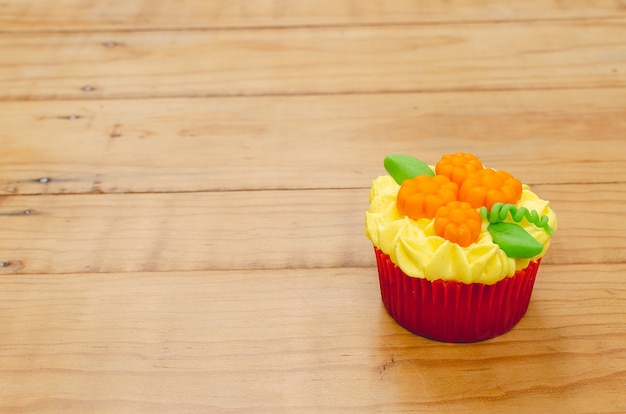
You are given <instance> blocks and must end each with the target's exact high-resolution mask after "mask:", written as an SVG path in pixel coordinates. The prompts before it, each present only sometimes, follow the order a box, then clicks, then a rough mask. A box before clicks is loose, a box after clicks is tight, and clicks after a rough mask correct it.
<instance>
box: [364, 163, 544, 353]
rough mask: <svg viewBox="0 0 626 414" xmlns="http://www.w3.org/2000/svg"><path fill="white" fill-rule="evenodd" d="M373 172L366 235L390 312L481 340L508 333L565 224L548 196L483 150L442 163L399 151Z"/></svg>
mask: <svg viewBox="0 0 626 414" xmlns="http://www.w3.org/2000/svg"><path fill="white" fill-rule="evenodd" d="M384 166H385V169H386V170H387V172H388V173H389V175H384V176H380V177H378V178H376V179H375V180H374V181H373V182H372V187H371V190H370V197H369V202H370V206H369V209H368V211H367V212H366V217H365V222H366V230H365V233H366V236H367V237H368V238H369V239H370V240H371V241H372V244H373V246H374V253H375V255H376V263H377V266H378V275H379V281H380V290H381V296H382V301H383V303H384V305H385V308H386V309H387V312H388V313H389V314H390V315H391V316H392V317H393V318H394V319H395V320H396V321H397V322H398V323H399V324H400V325H401V326H403V327H404V328H406V329H408V330H410V331H412V332H414V333H415V334H417V335H420V336H424V337H427V338H431V339H435V340H439V341H444V342H475V341H481V340H485V339H489V338H493V337H495V336H498V335H501V334H503V333H505V332H507V331H509V330H510V329H511V328H513V327H514V326H515V324H517V322H519V320H520V319H521V318H522V316H524V314H525V313H526V310H527V309H528V304H529V302H530V297H531V294H532V290H533V285H534V282H535V276H536V274H537V270H538V268H539V264H540V263H541V258H542V257H543V256H544V255H545V254H546V251H547V250H548V248H549V246H550V238H551V236H552V234H553V233H554V231H555V230H556V215H555V213H554V212H553V211H552V210H551V209H550V207H549V203H548V201H546V200H542V199H541V198H539V197H538V196H537V195H536V194H535V193H534V192H532V191H531V190H530V188H529V186H527V185H525V184H522V183H521V182H520V181H519V180H518V179H517V178H515V177H513V176H512V175H511V174H509V173H507V172H506V171H502V170H495V169H491V168H487V167H485V166H483V164H482V162H481V161H480V160H479V159H478V158H477V157H476V156H475V155H473V154H465V153H456V154H448V155H444V156H443V157H442V158H441V159H440V160H439V161H438V162H437V163H436V165H435V166H434V167H432V166H430V165H428V164H426V163H424V162H422V161H420V160H418V159H416V158H413V157H410V156H407V155H390V156H388V157H386V158H385V160H384Z"/></svg>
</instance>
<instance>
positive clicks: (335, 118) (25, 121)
mask: <svg viewBox="0 0 626 414" xmlns="http://www.w3.org/2000/svg"><path fill="white" fill-rule="evenodd" d="M624 23H626V7H625V6H624V2H623V1H612V0H611V1H604V0H593V1H568V2H563V1H559V0H538V1H533V2H527V1H521V0H512V1H509V2H506V3H503V2H500V1H495V0H475V1H472V2H467V1H463V0H448V1H438V0H423V1H419V2H415V1H412V0H362V1H361V0H359V1H353V0H319V1H284V0H258V1H254V2H250V1H245V0H232V1H224V0H215V1H203V0H181V1H166V0H155V1H147V0H125V1H119V0H112V1H107V2H97V1H94V0H56V1H54V2H51V1H43V0H42V1H38V2H33V1H30V0H10V1H8V0H0V56H1V57H0V125H1V126H2V128H0V229H1V233H0V234H1V235H2V236H1V237H0V412H2V413H10V414H13V413H33V412H35V413H77V414H78V413H80V414H82V413H85V412H88V413H98V414H99V413H105V414H107V413H146V412H150V413H199V412H200V413H204V412H212V413H235V412H237V413H239V412H246V413H248V412H250V413H281V412H284V413H320V412H332V413H354V412H357V413H364V412H365V413H370V412H372V413H375V412H382V413H400V412H423V413H440V412H455V413H461V414H475V413H506V412H511V411H512V410H515V412H522V413H526V412H531V413H535V412H536V413H544V412H549V413H557V414H559V413H564V414H571V413H589V414H599V413H604V414H606V413H613V414H617V413H623V412H626V403H625V400H624V396H623V390H624V389H626V277H625V276H626V240H625V238H624V235H625V234H626V222H625V221H624V220H623V217H624V214H625V213H626V208H625V207H624V206H626V203H625V201H626V199H625V198H626V182H625V181H624V177H625V176H626V167H625V166H626V116H625V115H626V105H625V102H626V95H625V93H626V88H625V86H626V44H625V43H624V41H623V39H625V38H626V25H625V24H624ZM453 151H470V152H475V153H477V154H478V155H480V157H481V159H483V161H484V162H485V164H486V165H488V166H493V167H496V168H504V169H506V170H508V171H510V172H511V173H513V174H514V175H516V176H518V177H520V178H521V179H522V181H524V182H526V183H530V184H532V185H533V188H534V189H535V190H536V191H537V192H538V193H539V194H540V195H541V196H542V197H544V198H546V199H549V200H551V203H552V204H551V205H552V207H553V208H554V209H555V211H556V212H557V214H558V218H559V226H558V230H557V233H556V235H555V237H554V238H553V243H552V246H551V249H550V251H549V252H548V254H547V256H546V257H545V260H544V261H543V262H542V266H541V269H540V270H539V274H538V278H537V282H536V285H535V291H534V294H533V298H532V301H531V304H530V307H529V309H528V312H527V314H526V316H525V317H524V318H523V319H522V320H521V321H520V323H519V324H518V325H517V326H516V327H515V328H514V329H513V330H512V331H510V332H508V333H507V334H505V335H502V336H500V337H497V338H494V339H492V340H488V341H485V342H481V343H476V344H465V345H459V344H445V343H438V342H434V341H430V340H427V339H424V338H420V337H417V336H415V335H413V334H410V333H408V332H407V331H405V330H403V329H402V328H400V327H399V326H398V325H397V324H396V323H395V322H394V321H393V320H392V319H391V318H390V317H389V316H388V315H387V313H386V312H385V310H384V308H383V306H382V304H381V301H380V294H379V290H378V282H377V278H376V269H375V267H374V258H373V254H372V248H371V245H370V243H369V241H368V240H367V239H366V237H365V236H364V212H365V210H366V208H367V195H368V187H369V185H370V182H371V180H372V179H373V178H375V177H376V176H378V175H380V174H383V173H384V170H383V168H382V158H383V156H384V155H386V154H389V153H406V154H412V155H416V156H418V157H420V158H422V159H424V160H426V161H428V162H431V163H434V162H435V161H436V160H437V159H438V158H439V157H440V156H441V155H442V154H444V153H449V152H453Z"/></svg>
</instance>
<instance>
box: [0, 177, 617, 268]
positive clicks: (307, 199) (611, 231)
mask: <svg viewBox="0 0 626 414" xmlns="http://www.w3.org/2000/svg"><path fill="white" fill-rule="evenodd" d="M535 189H536V191H537V192H538V194H541V195H542V196H544V197H545V198H546V199H548V200H551V203H552V206H553V208H554V209H555V211H556V212H557V214H558V217H559V229H558V232H557V234H556V236H555V237H554V239H553V244H552V248H551V250H550V252H549V253H548V255H547V256H546V258H545V260H544V262H546V263H552V264H555V263H559V264H567V263H623V262H626V251H625V250H624V249H623V246H624V244H625V243H626V221H624V220H622V219H621V217H623V215H624V213H625V212H626V210H625V208H624V205H626V204H625V201H626V185H625V184H624V183H615V184H596V185H593V184H589V185H540V186H536V187H535ZM367 199H368V189H353V190H309V191H307V190H293V191H252V192H249V191H235V192H220V193H178V194H170V193H163V194H106V195H105V194H101V195H66V196H19V197H5V198H4V200H3V203H2V206H1V209H0V228H2V234H3V237H2V239H0V252H2V257H0V261H1V262H3V263H4V267H0V272H2V273H48V274H58V273H81V272H87V273H97V272H131V271H180V270H227V269H284V268H287V269H291V268H327V267H350V266H356V267H368V266H374V257H373V256H374V255H373V252H372V247H371V244H370V242H369V240H367V239H366V237H365V236H364V229H365V224H364V216H365V211H366V209H367V207H368V205H367V202H368V201H367ZM583 200H584V202H583Z"/></svg>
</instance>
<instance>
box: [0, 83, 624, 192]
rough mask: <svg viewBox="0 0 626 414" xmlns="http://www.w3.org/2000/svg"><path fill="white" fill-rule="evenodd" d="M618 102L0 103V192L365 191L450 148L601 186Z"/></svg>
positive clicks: (461, 96)
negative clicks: (386, 159)
mask: <svg viewBox="0 0 626 414" xmlns="http://www.w3.org/2000/svg"><path fill="white" fill-rule="evenodd" d="M624 101H626V90H625V89H593V90H588V91H580V90H562V91H542V90H537V91H506V92H475V93H462V92H455V93H446V94H439V93H410V94H379V95H368V96H353V95H348V96H332V97H330V96H291V97H250V98H237V99H220V98H201V99H162V100H161V99H159V100H122V101H118V100H95V101H60V102H47V101H44V102H39V101H37V102H32V101H25V102H0V124H1V125H3V128H2V129H0V146H1V147H2V149H3V150H2V151H0V194H59V193H63V194H65V193H89V192H103V193H128V192H177V191H223V190H262V189H272V190H275V189H303V188H355V187H359V188H364V187H368V186H369V184H370V182H371V180H372V179H373V178H374V177H376V176H378V175H380V174H382V173H384V170H383V169H382V158H381V154H390V153H405V154H415V155H417V156H419V157H420V158H421V159H423V160H425V161H428V162H430V163H431V164H434V163H435V162H436V161H437V160H438V159H439V158H440V157H441V155H442V154H443V153H446V152H454V151H461V150H463V151H469V152H474V153H476V154H478V155H479V156H480V158H481V159H482V160H483V161H484V162H485V164H486V165H488V166H493V167H496V168H500V169H507V170H508V171H509V172H511V173H512V174H514V175H516V176H517V177H520V179H522V181H524V182H526V183H529V184H540V183H572V182H580V183H602V182H604V183H611V182H615V181H616V180H619V179H620V178H619V177H624V176H626V116H624V107H623V102H624ZM294 140H297V142H298V145H297V146H294V145H293V144H292V143H293V142H294ZM42 178H44V179H45V180H43V181H44V182H41V181H40V180H41V179H42Z"/></svg>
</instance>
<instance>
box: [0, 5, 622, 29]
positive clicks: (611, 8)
mask: <svg viewBox="0 0 626 414" xmlns="http://www.w3.org/2000/svg"><path fill="white" fill-rule="evenodd" d="M623 14H624V8H623V7H620V4H619V3H618V2H614V1H593V2H589V1H587V2H567V3H564V2H560V1H558V0H541V1H533V2H525V1H521V0H514V1H508V2H507V3H506V6H504V5H502V3H501V2H498V1H494V0H480V1H473V2H471V3H468V2H466V1H462V0H453V1H446V2H441V1H438V0H422V1H420V2H419V3H416V2H414V1H410V0H400V1H398V0H394V1H391V0H383V1H381V0H359V1H358V2H355V1H352V0H317V1H308V2H307V1H281V0H261V1H259V0H257V1H253V2H251V1H246V0H217V1H215V0H214V1H202V0H179V1H176V2H165V1H145V0H127V1H120V0H114V1H108V2H106V4H102V3H99V2H85V1H81V0H57V1H55V2H54V3H43V2H38V3H34V2H32V1H29V0H3V1H0V29H1V31H41V30H54V31H69V30H126V29H144V30H145V29H150V28H186V29H190V28H225V27H227V28H235V27H264V26H265V27H268V26H269V27H277V26H314V25H349V24H377V23H381V22H382V23H395V24H404V23H409V22H411V23H415V22H419V23H439V22H456V21H463V22H471V21H493V20H496V21H519V20H559V19H572V18H580V19H590V18H593V19H596V20H597V19H602V18H614V17H616V16H620V15H623Z"/></svg>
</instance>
